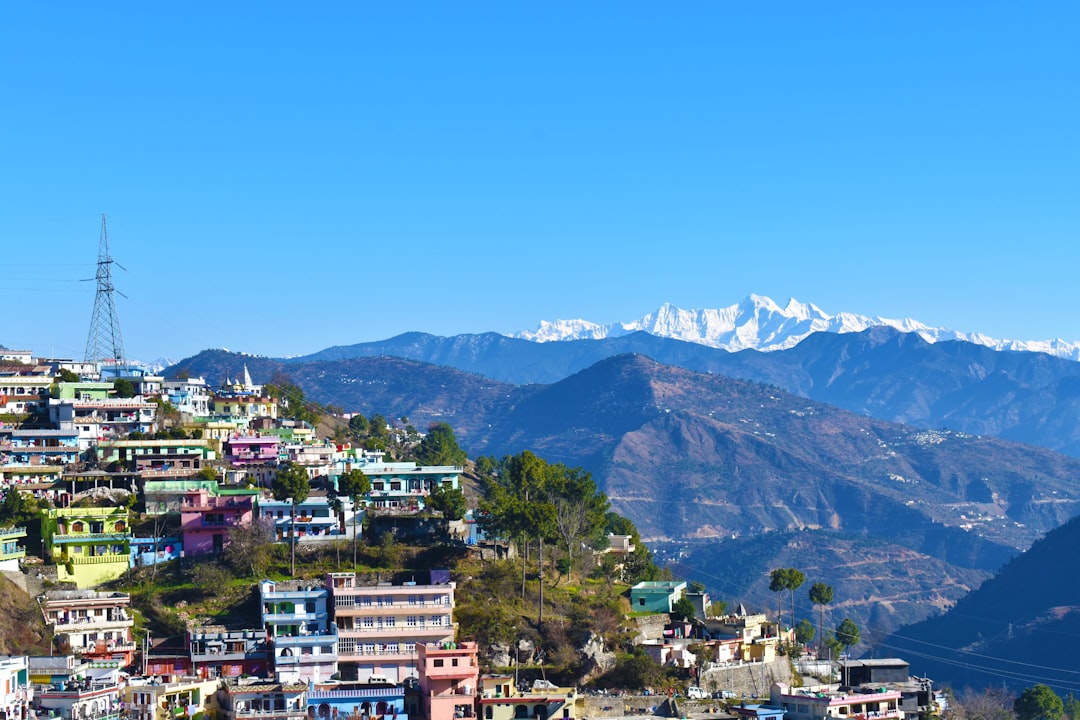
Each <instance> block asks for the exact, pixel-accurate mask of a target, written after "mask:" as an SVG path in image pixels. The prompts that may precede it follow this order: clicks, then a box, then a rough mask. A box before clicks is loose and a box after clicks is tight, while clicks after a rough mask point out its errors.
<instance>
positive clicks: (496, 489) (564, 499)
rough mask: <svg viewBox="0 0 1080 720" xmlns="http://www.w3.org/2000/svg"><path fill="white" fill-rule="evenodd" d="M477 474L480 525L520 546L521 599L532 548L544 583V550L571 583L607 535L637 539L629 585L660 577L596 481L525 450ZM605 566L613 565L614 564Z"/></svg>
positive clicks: (480, 467)
mask: <svg viewBox="0 0 1080 720" xmlns="http://www.w3.org/2000/svg"><path fill="white" fill-rule="evenodd" d="M425 439H426V438H425ZM476 471H477V474H478V475H479V476H480V486H481V493H482V499H481V500H480V502H479V506H478V514H477V524H478V525H479V526H480V529H481V530H482V531H483V532H484V533H485V534H486V535H488V536H489V537H498V538H506V539H511V540H514V541H515V542H517V543H518V547H519V551H520V553H521V557H522V587H523V590H522V593H523V594H524V584H525V567H526V565H525V564H526V562H527V561H528V556H529V554H530V553H531V550H532V548H533V547H535V548H536V553H537V562H538V568H539V572H540V574H541V578H542V577H543V573H544V567H545V566H544V548H545V545H555V546H556V547H557V548H558V552H557V553H556V556H557V557H556V558H555V563H554V567H555V568H556V569H557V570H558V573H559V578H560V579H561V578H562V577H563V576H565V577H567V578H572V576H573V572H574V567H575V562H577V563H578V564H580V560H581V558H582V556H583V554H584V549H585V548H588V547H591V548H595V549H600V548H603V547H605V546H606V544H607V539H606V537H607V535H608V534H616V535H630V536H631V537H632V538H633V541H634V544H635V546H636V550H635V553H634V554H633V555H632V556H631V557H629V558H627V559H626V560H625V564H624V568H623V573H624V578H625V579H627V580H630V581H633V582H637V581H639V580H647V579H655V578H656V577H657V576H658V575H659V572H660V571H659V569H658V568H657V567H656V566H655V565H654V564H653V562H652V557H651V556H650V555H649V551H648V549H647V548H646V547H645V546H644V545H642V544H641V539H640V537H639V536H638V532H637V528H635V527H634V524H633V523H632V522H630V520H628V519H626V518H624V517H622V516H620V515H617V514H616V513H613V512H611V511H610V503H609V502H608V499H607V496H606V495H605V494H604V493H602V492H600V490H599V488H597V486H596V483H595V481H593V479H592V475H590V474H589V473H588V472H586V471H584V470H582V469H581V468H577V467H574V468H572V467H568V466H566V465H564V464H562V463H548V462H546V461H545V460H543V459H542V458H540V457H538V456H537V455H535V454H533V453H532V452H529V451H528V450H526V451H524V452H522V453H520V454H518V455H509V456H506V457H503V458H502V459H498V460H497V459H495V458H491V457H481V458H479V459H478V460H477V462H476ZM558 556H561V557H558ZM605 560H607V562H608V564H609V565H610V563H612V562H613V560H612V559H608V558H605ZM602 567H603V566H602ZM603 570H604V571H605V572H609V573H611V574H614V570H615V569H614V567H613V566H611V567H606V568H603ZM609 577H610V575H609Z"/></svg>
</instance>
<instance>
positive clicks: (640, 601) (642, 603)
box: [637, 598, 645, 605]
mask: <svg viewBox="0 0 1080 720" xmlns="http://www.w3.org/2000/svg"><path fill="white" fill-rule="evenodd" d="M637 604H638V605H644V604H645V598H638V601H637Z"/></svg>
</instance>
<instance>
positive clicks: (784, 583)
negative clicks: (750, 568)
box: [769, 568, 806, 625]
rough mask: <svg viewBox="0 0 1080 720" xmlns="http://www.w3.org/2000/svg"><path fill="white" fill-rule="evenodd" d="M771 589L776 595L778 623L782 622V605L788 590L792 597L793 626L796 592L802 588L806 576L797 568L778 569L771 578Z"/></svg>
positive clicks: (793, 622) (792, 622)
mask: <svg viewBox="0 0 1080 720" xmlns="http://www.w3.org/2000/svg"><path fill="white" fill-rule="evenodd" d="M769 580H770V582H769V589H770V590H772V591H773V592H774V593H776V622H777V623H779V622H780V603H781V601H782V600H783V597H784V591H785V590H787V591H788V593H789V594H790V595H791V624H792V625H794V624H795V591H796V590H798V589H799V588H800V587H802V584H803V583H804V582H805V581H806V575H804V574H803V572H802V571H801V570H797V569H795V568H777V569H776V570H773V571H772V574H771V575H770V576H769Z"/></svg>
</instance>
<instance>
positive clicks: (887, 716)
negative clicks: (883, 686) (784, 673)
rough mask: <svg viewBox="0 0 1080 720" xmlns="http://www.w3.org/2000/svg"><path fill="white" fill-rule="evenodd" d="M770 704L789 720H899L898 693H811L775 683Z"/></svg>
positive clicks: (818, 691) (819, 691) (893, 691)
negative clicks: (781, 709) (778, 708)
mask: <svg viewBox="0 0 1080 720" xmlns="http://www.w3.org/2000/svg"><path fill="white" fill-rule="evenodd" d="M769 704H770V705H772V706H773V707H782V708H783V709H784V717H785V718H787V719H788V720H826V719H827V718H845V720H846V719H847V718H857V717H862V718H873V719H874V720H900V718H901V717H902V713H901V711H900V693H899V691H895V690H891V691H890V690H885V691H884V692H865V691H855V692H843V691H836V692H830V691H822V690H815V691H811V690H810V689H808V688H793V687H789V686H788V685H786V684H784V683H774V684H773V686H772V687H771V688H770V689H769Z"/></svg>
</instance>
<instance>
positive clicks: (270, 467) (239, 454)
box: [221, 435, 280, 485]
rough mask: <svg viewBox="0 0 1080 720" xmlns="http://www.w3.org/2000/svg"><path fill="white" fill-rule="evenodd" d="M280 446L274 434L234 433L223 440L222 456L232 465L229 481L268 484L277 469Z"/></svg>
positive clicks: (228, 475) (228, 473)
mask: <svg viewBox="0 0 1080 720" xmlns="http://www.w3.org/2000/svg"><path fill="white" fill-rule="evenodd" d="M279 448H280V441H279V440H278V438H276V437H274V436H273V435H269V436H267V435H234V436H232V437H229V438H227V439H226V440H224V441H222V453H221V454H222V457H223V458H224V460H225V462H227V463H228V464H229V465H230V466H231V469H230V470H229V471H228V472H227V477H228V479H229V481H230V482H235V483H239V482H241V481H244V480H252V481H254V482H255V483H256V484H259V485H268V484H269V483H270V480H271V479H272V478H273V477H274V473H275V472H276V471H277V466H278V463H279V460H280V458H279V457H278V450H279Z"/></svg>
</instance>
